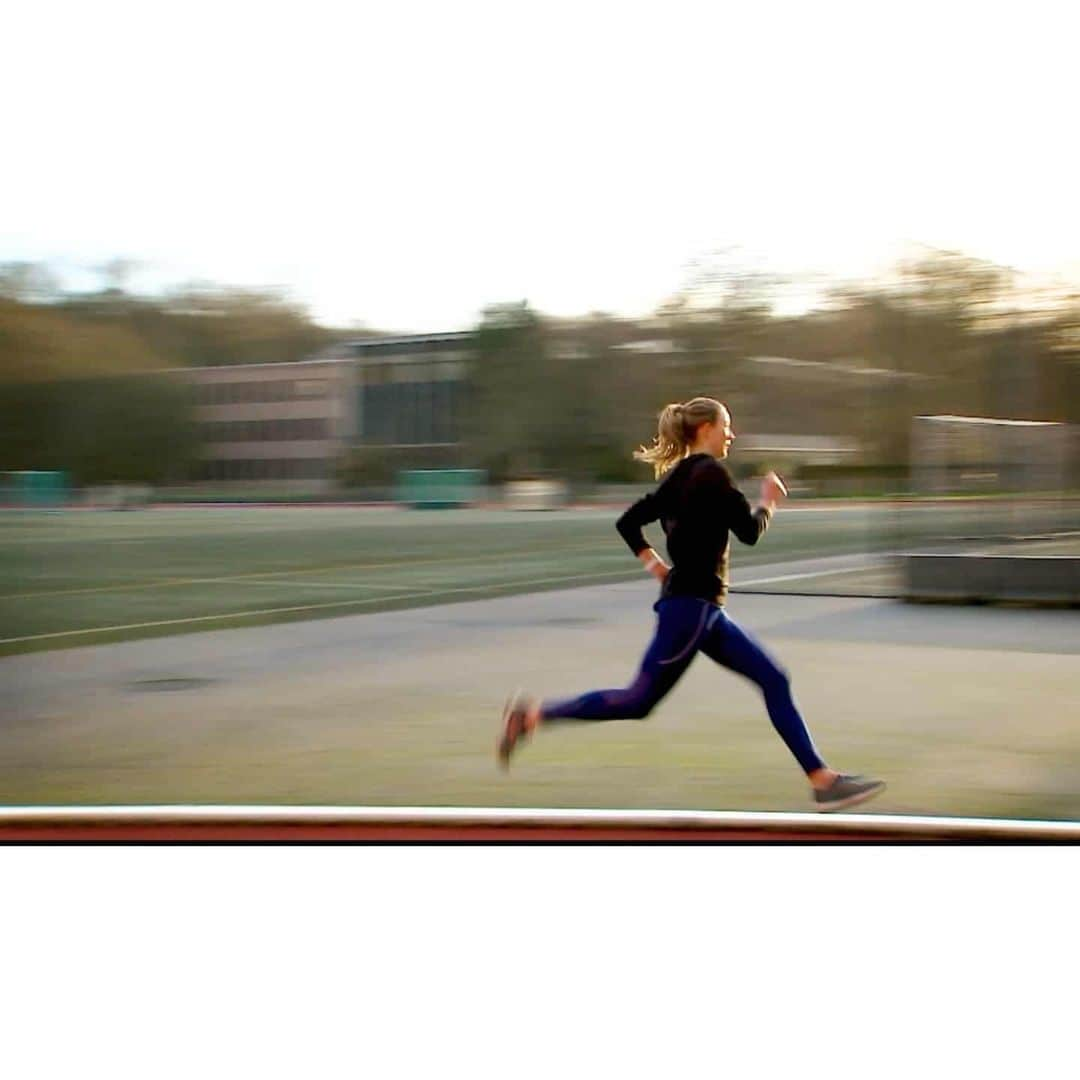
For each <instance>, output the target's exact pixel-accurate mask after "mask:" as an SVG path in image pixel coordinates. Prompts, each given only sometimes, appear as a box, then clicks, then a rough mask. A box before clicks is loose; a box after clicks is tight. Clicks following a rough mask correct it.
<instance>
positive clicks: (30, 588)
mask: <svg viewBox="0 0 1080 1080" xmlns="http://www.w3.org/2000/svg"><path fill="white" fill-rule="evenodd" d="M617 512H618V511H617V510H616V509H575V510H562V511H555V512H548V513H520V512H517V513H515V512H511V511H499V510H455V511H414V510H407V509H397V508H386V509H372V508H356V507H352V508H350V507H336V508H324V507H305V508H280V509H276V508H265V507H260V508H247V509H235V508H228V509H223V508H215V509H205V508H200V509H192V508H188V509H165V508H159V509H152V510H141V511H132V512H121V513H117V512H110V511H64V512H57V513H31V512H20V511H7V512H4V513H0V655H8V654H12V653H20V652H30V651H36V650H39V649H55V648H69V647H73V646H79V645H85V644H102V643H105V642H109V641H120V640H126V639H130V638H138V637H153V636H159V635H164V634H178V633H190V632H196V631H202V630H209V629H214V628H218V627H229V626H251V625H258V624H261V623H268V622H282V621H289V620H294V619H311V618H321V617H329V616H334V615H347V614H355V613H360V612H368V611H385V610H392V609H395V608H402V607H416V606H420V605H431V604H440V603H447V602H453V601H455V600H463V599H465V600H467V599H479V598H482V597H486V596H499V595H507V594H512V593H520V592H539V591H544V590H547V589H555V588H571V587H575V586H578V585H587V584H599V583H604V582H617V581H621V580H633V579H634V578H635V577H638V576H640V573H641V571H640V569H639V568H638V566H637V564H636V563H635V562H634V560H633V559H632V557H631V556H630V554H629V552H628V551H627V550H626V548H625V546H624V545H623V543H622V541H621V539H620V538H619V536H618V534H617V533H616V532H615V530H614V528H613V525H614V521H615V518H616V516H617ZM994 513H995V514H996V517H995V518H990V517H988V515H987V510H986V508H985V507H972V506H970V505H969V504H965V503H964V502H957V503H955V504H945V505H942V506H935V507H925V506H923V507H898V506H896V505H890V504H873V503H869V504H868V503H854V504H850V505H845V504H841V503H836V502H832V503H830V504H829V505H819V506H813V505H809V506H806V507H802V508H792V509H790V510H786V511H784V512H782V513H781V515H780V516H779V517H778V519H777V520H776V521H775V522H774V525H773V527H772V528H771V529H770V531H769V533H768V534H767V535H766V537H765V538H764V540H763V541H762V542H761V543H760V544H759V545H758V546H756V547H754V548H746V547H743V546H742V545H740V544H737V543H736V544H735V545H734V546H735V551H734V554H733V566H734V568H735V573H736V577H735V583H736V585H738V581H739V575H741V576H742V578H743V579H745V578H746V577H747V571H752V569H753V568H754V567H755V566H760V565H763V564H776V563H782V562H785V561H788V560H795V559H807V558H815V557H821V556H832V555H844V554H854V553H860V552H873V551H885V550H891V549H902V548H903V547H904V546H905V545H910V544H913V543H917V542H918V540H919V539H920V538H922V537H926V536H937V535H942V534H943V533H945V532H950V531H951V532H952V533H955V534H957V535H964V534H972V533H976V532H977V531H978V530H980V529H983V530H985V529H987V528H991V527H992V528H995V529H999V530H1001V529H1006V530H1007V529H1009V528H1010V527H1013V528H1020V527H1024V526H1030V524H1031V523H1030V521H1029V519H1028V518H1026V517H1025V516H1024V515H1023V514H1020V515H1017V514H1016V512H1015V511H1014V510H1013V509H1010V508H1009V507H1007V506H1002V507H1001V508H1000V509H999V510H996V511H994ZM649 535H650V538H651V539H652V540H653V542H654V543H655V544H656V545H657V546H658V547H661V546H662V534H661V533H660V531H659V529H658V528H657V527H656V526H653V527H652V529H651V530H650V533H649ZM1067 543H1071V547H1070V548H1069V550H1074V549H1075V548H1076V543H1075V541H1071V542H1067ZM1053 549H1054V550H1062V548H1061V547H1060V544H1058V545H1057V546H1056V547H1054V548H1053ZM769 587H771V588H776V589H778V590H780V591H784V590H793V591H795V590H804V589H809V590H810V591H817V592H829V593H841V594H844V593H851V592H862V593H869V594H870V595H890V594H892V593H894V592H895V589H896V583H895V581H894V580H893V579H892V578H891V577H890V576H889V574H888V573H882V572H881V571H880V570H879V571H877V572H866V573H862V574H852V573H842V574H839V575H837V576H834V577H825V576H815V577H814V578H809V579H805V580H800V581H799V582H798V583H796V582H778V583H776V584H775V585H773V586H769Z"/></svg>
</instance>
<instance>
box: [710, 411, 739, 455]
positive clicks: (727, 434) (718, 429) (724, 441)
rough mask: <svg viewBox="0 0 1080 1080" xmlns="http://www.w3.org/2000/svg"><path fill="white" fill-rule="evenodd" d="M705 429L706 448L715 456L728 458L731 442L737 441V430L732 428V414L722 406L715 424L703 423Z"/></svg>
mask: <svg viewBox="0 0 1080 1080" xmlns="http://www.w3.org/2000/svg"><path fill="white" fill-rule="evenodd" d="M702 428H704V429H705V432H706V434H705V438H704V440H703V441H704V444H705V450H706V451H707V452H708V453H710V454H712V456H713V457H717V458H726V457H727V456H728V450H729V449H730V447H731V444H732V443H733V442H734V441H735V432H734V431H732V429H731V414H730V413H729V412H728V411H727V409H724V408H721V410H720V415H719V416H718V417H717V420H716V423H715V424H702Z"/></svg>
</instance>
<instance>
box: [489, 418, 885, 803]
mask: <svg viewBox="0 0 1080 1080" xmlns="http://www.w3.org/2000/svg"><path fill="white" fill-rule="evenodd" d="M734 440H735V433H734V432H733V431H732V429H731V416H730V414H729V413H728V410H727V408H726V407H725V406H724V405H722V404H721V403H720V402H719V401H714V400H713V399H712V398H706V397H696V398H693V399H692V400H691V401H687V402H685V403H682V404H674V405H668V406H666V407H665V408H664V410H663V411H662V412H661V413H660V417H659V425H658V430H657V434H656V438H655V439H654V441H653V445H652V446H650V447H648V448H646V447H641V448H640V449H638V450H637V451H636V452H635V453H634V457H635V459H637V460H638V461H643V462H646V463H648V464H649V465H652V466H653V468H654V469H655V471H656V476H657V479H659V478H660V477H661V476H662V477H663V480H662V481H661V482H660V484H659V485H658V486H657V488H656V490H655V491H654V492H652V493H651V494H649V495H646V496H645V497H644V498H642V499H639V500H638V501H637V502H636V503H634V505H633V506H631V507H630V508H629V509H628V510H627V511H626V513H624V514H623V515H622V517H620V518H619V520H618V522H617V523H616V528H617V529H618V530H619V533H620V534H621V535H622V538H623V539H624V540H625V541H626V543H627V545H628V546H629V547H630V550H631V551H632V552H633V553H634V554H635V555H636V556H637V557H638V559H640V560H641V563H642V565H643V566H644V567H645V569H646V570H647V571H648V572H649V573H650V574H652V576H653V577H654V578H656V580H657V581H658V582H659V583H660V585H661V590H660V599H659V600H658V601H657V602H656V604H655V605H654V606H653V610H654V611H655V612H656V614H657V620H656V631H655V633H654V635H653V639H652V642H651V643H650V644H649V647H648V649H647V650H646V651H645V656H644V659H643V660H642V662H641V667H640V669H639V671H638V674H637V677H636V678H635V679H634V681H633V682H632V683H631V684H630V685H629V686H627V687H625V688H622V689H618V690H593V691H591V692H589V693H586V694H582V695H581V696H580V697H574V698H569V699H566V700H559V701H539V700H536V699H534V698H529V697H527V696H525V695H523V694H520V693H518V694H514V695H512V696H511V698H510V700H509V701H508V702H507V703H506V708H505V709H504V711H503V731H502V736H501V738H500V739H499V743H498V757H499V760H500V762H501V763H502V764H503V765H504V766H508V765H509V763H510V757H511V755H512V754H513V752H514V750H515V748H516V747H517V745H518V743H519V742H520V741H521V740H522V739H524V738H526V737H528V736H529V735H531V734H532V733H533V732H535V731H536V730H537V729H538V728H540V727H541V726H544V727H547V726H548V725H550V724H557V723H567V722H575V723H576V722H580V721H590V720H621V719H635V720H638V719H643V718H644V717H646V716H648V715H649V713H650V712H652V710H653V709H654V708H655V707H656V705H657V704H658V703H659V702H660V701H661V699H662V698H663V697H664V696H665V695H666V694H667V693H668V692H669V691H670V690H671V688H672V687H673V686H674V685H675V684H676V683H677V682H678V681H679V679H680V678H681V677H682V675H683V673H684V672H685V671H686V669H687V668H688V667H689V666H690V663H691V661H692V660H693V659H694V657H695V656H696V655H697V654H698V653H699V652H701V653H704V654H705V655H706V656H707V657H709V659H710V660H715V661H716V663H718V664H722V665H723V666H724V667H726V668H730V669H731V670H732V671H734V672H737V673H738V674H739V675H743V676H745V677H746V678H748V679H750V680H751V681H752V682H754V683H756V684H757V686H758V687H759V688H760V689H761V692H762V694H763V695H764V697H765V707H766V708H767V709H768V712H769V718H770V719H771V720H772V723H773V726H774V727H775V728H776V730H777V733H778V734H779V735H780V738H781V739H783V741H784V744H785V745H786V746H787V748H788V750H790V751H791V753H792V754H793V755H794V757H795V760H796V761H797V762H798V763H799V766H800V768H801V769H802V770H803V772H804V773H805V774H806V776H807V778H808V780H809V781H810V786H811V788H812V790H813V799H814V801H815V803H816V804H817V807H818V809H820V810H840V809H843V808H845V807H849V806H854V805H855V804H856V803H860V802H863V801H864V800H866V799H870V798H872V797H873V796H875V795H877V794H879V793H880V792H881V791H883V790H884V788H885V784H884V783H883V782H882V781H880V780H874V779H871V778H869V777H864V776H851V775H846V774H844V773H838V772H836V771H834V770H833V769H830V768H829V767H828V766H827V765H826V764H825V762H824V760H822V758H821V755H820V754H819V753H818V751H817V749H816V748H815V746H814V743H813V740H812V739H811V738H810V733H809V731H807V728H806V724H805V723H804V721H803V718H802V716H801V715H800V713H799V710H798V708H797V707H796V705H795V702H794V699H793V698H792V696H791V684H790V680H789V678H788V674H787V672H786V671H785V670H784V669H783V668H782V667H781V666H780V665H779V664H778V663H777V662H776V661H775V660H774V659H773V658H772V657H771V656H770V655H769V654H768V653H767V652H766V651H765V649H764V648H762V646H761V645H760V644H759V643H758V642H757V641H756V640H755V639H754V637H753V636H751V635H750V634H748V633H747V632H746V631H745V630H743V629H741V628H740V627H739V626H738V625H737V624H736V623H735V622H734V621H733V620H732V619H731V618H730V617H729V616H728V614H727V612H726V611H725V610H724V604H725V602H726V600H727V592H728V552H729V546H730V543H729V534H730V533H734V534H735V536H736V537H738V539H739V540H741V541H742V542H743V543H744V544H756V543H757V542H758V540H760V539H761V537H762V536H763V535H764V533H765V530H766V529H767V528H768V526H769V522H770V521H771V520H772V517H773V514H774V513H775V511H776V506H777V504H778V503H779V502H780V500H781V499H782V498H783V497H784V496H786V495H787V489H786V488H785V487H784V485H783V482H782V481H781V480H780V478H779V477H778V476H777V475H776V473H772V472H770V473H769V474H768V475H767V476H766V477H765V479H764V480H763V481H762V484H761V499H760V503H759V505H758V506H757V507H756V508H755V509H751V508H750V504H749V503H748V502H747V500H746V497H745V496H744V495H743V494H742V492H741V491H739V489H738V488H737V487H735V484H734V483H733V481H732V479H731V474H730V473H729V472H728V470H727V469H726V468H725V467H724V466H723V465H721V464H720V459H722V458H725V457H727V454H728V449H729V448H730V446H731V444H732V442H734ZM653 521H659V522H660V524H661V527H662V528H663V530H664V534H665V536H666V537H667V549H668V554H669V557H670V559H671V563H672V565H671V566H670V567H669V566H668V564H667V563H666V562H664V560H663V559H662V558H661V557H660V556H659V555H658V554H657V553H656V552H655V551H654V550H653V549H652V548H651V547H650V546H649V544H648V543H647V541H646V540H645V537H644V536H643V534H642V528H643V527H644V526H645V525H648V524H649V523H650V522H653Z"/></svg>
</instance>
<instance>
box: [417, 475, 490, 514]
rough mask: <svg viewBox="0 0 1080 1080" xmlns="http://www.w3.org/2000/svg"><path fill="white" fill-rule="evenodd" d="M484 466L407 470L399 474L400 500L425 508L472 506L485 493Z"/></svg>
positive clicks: (418, 507) (485, 476) (485, 478)
mask: <svg viewBox="0 0 1080 1080" xmlns="http://www.w3.org/2000/svg"><path fill="white" fill-rule="evenodd" d="M486 483H487V474H486V473H485V472H484V471H483V470H482V469H408V470H405V471H403V472H400V473H398V478H397V491H396V496H397V501H398V502H400V503H405V504H406V505H408V506H412V507H415V508H416V509H423V510H438V509H446V508H449V507H454V506H469V505H471V504H474V503H477V502H479V501H480V500H481V499H482V498H483V495H484V491H485V485H486Z"/></svg>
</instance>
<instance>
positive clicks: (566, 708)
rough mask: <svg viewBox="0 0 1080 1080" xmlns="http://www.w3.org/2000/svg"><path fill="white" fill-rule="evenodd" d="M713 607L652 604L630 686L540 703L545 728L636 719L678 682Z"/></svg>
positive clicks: (680, 601) (682, 601) (688, 600)
mask: <svg viewBox="0 0 1080 1080" xmlns="http://www.w3.org/2000/svg"><path fill="white" fill-rule="evenodd" d="M715 610H716V609H715V608H714V607H713V606H712V605H711V604H707V603H705V602H704V601H701V600H695V599H693V598H692V597H682V596H677V597H669V598H667V599H666V600H661V601H660V603H659V604H658V605H657V621H656V632H655V634H654V635H653V639H652V641H651V642H650V644H649V647H648V649H647V650H646V652H645V656H644V658H643V659H642V661H641V667H640V668H639V669H638V673H637V676H636V678H635V679H634V681H633V682H632V683H631V684H630V685H629V686H626V687H621V688H619V689H615V690H592V691H590V692H589V693H587V694H582V695H580V696H579V697H574V698H567V699H564V700H559V701H545V702H542V703H541V704H540V705H539V714H538V719H539V720H540V722H542V723H544V724H548V723H559V722H562V721H576V720H641V719H643V718H644V717H646V716H648V715H649V713H650V712H652V710H653V709H654V708H655V707H656V705H657V704H658V703H659V702H660V700H661V699H662V698H663V697H664V695H665V694H667V693H668V691H670V690H671V688H672V687H673V686H674V685H675V684H676V683H677V682H678V681H679V679H680V677H681V676H682V674H683V672H684V671H686V669H687V668H688V667H689V666H690V661H691V660H693V659H694V656H695V654H696V653H697V648H698V645H699V643H700V642H701V641H702V639H703V638H704V636H705V634H706V631H707V624H708V622H709V620H710V615H712V614H714V613H715Z"/></svg>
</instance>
